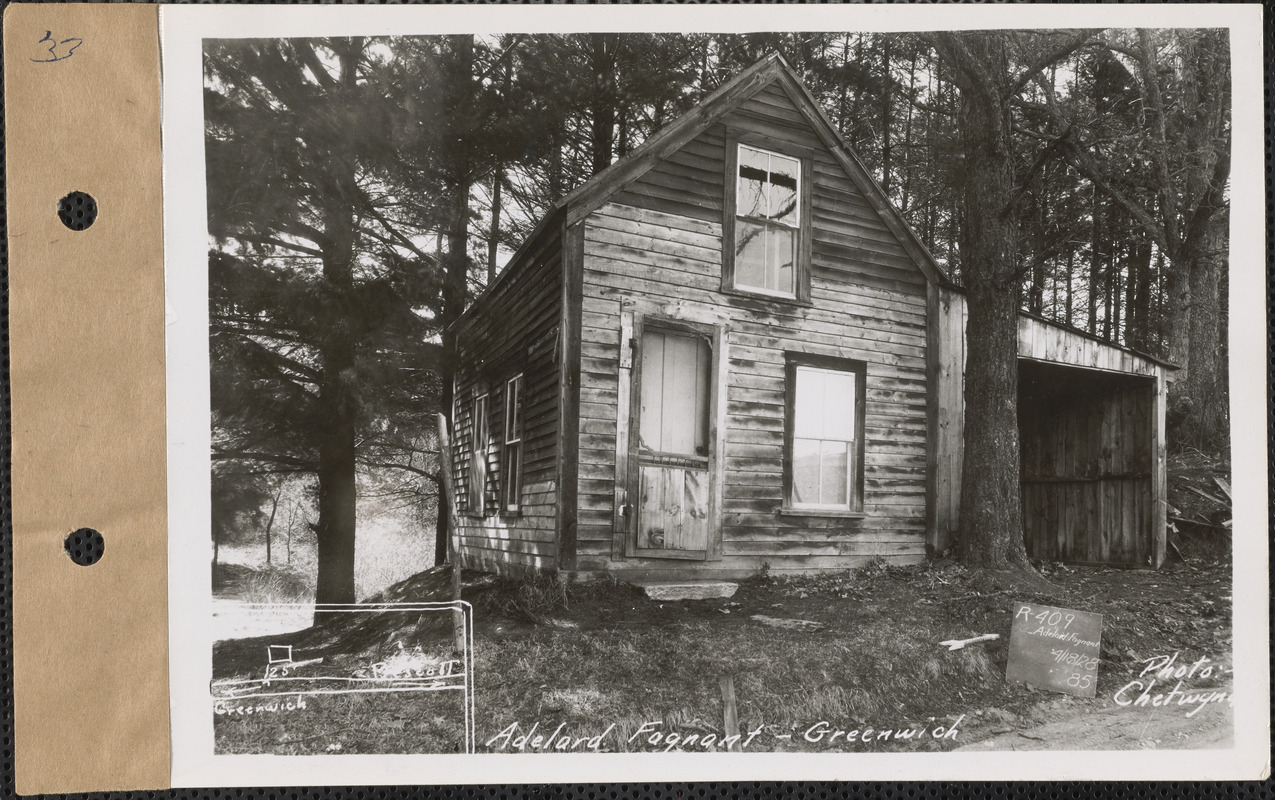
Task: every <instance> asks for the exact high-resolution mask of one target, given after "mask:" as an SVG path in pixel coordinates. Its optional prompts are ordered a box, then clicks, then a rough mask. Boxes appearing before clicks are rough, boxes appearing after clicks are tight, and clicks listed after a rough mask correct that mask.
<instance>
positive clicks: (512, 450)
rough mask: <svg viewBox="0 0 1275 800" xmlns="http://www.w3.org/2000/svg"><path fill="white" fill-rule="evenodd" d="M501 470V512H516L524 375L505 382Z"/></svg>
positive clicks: (520, 483)
mask: <svg viewBox="0 0 1275 800" xmlns="http://www.w3.org/2000/svg"><path fill="white" fill-rule="evenodd" d="M500 469H501V496H500V508H501V511H504V512H516V511H517V510H518V507H519V498H520V497H521V495H522V375H515V376H514V377H512V378H510V379H509V380H508V381H506V382H505V436H504V449H503V453H502V460H501V465H500Z"/></svg>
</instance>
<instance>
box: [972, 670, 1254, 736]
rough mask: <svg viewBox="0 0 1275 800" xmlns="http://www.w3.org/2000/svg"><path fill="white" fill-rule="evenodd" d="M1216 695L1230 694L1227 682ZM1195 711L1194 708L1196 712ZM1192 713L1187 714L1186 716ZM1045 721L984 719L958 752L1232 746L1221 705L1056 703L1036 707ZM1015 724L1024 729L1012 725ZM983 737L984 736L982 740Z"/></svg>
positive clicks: (1227, 712) (1228, 715)
mask: <svg viewBox="0 0 1275 800" xmlns="http://www.w3.org/2000/svg"><path fill="white" fill-rule="evenodd" d="M1215 691H1218V692H1226V693H1230V691H1231V686H1230V685H1229V684H1227V685H1224V686H1218V687H1216V689H1215ZM1197 708H1198V710H1196V709H1197ZM1193 710H1195V713H1193V714H1192V715H1191V716H1187V714H1188V712H1191V711H1193ZM1037 712H1038V715H1037V716H1038V718H1039V716H1040V715H1044V716H1047V717H1048V718H1049V720H1050V721H1048V722H1045V723H1043V724H1033V723H1031V722H1027V721H1025V720H1023V721H1021V722H1020V721H1018V720H1009V721H1005V720H996V719H992V720H988V721H987V722H988V724H985V725H980V726H979V727H978V728H976V729H974V730H971V731H970V732H969V733H970V735H971V736H972V737H975V738H978V739H979V741H976V742H973V743H971V744H967V745H965V746H964V747H961V748H958V749H959V750H1146V749H1158V750H1183V749H1193V750H1195V749H1226V748H1230V747H1233V746H1234V741H1235V730H1234V723H1233V720H1234V715H1233V713H1232V709H1231V707H1230V706H1229V705H1228V704H1227V703H1225V702H1221V703H1210V704H1208V705H1205V706H1203V707H1197V706H1194V705H1184V706H1178V705H1170V706H1162V707H1159V708H1156V707H1153V706H1151V705H1142V706H1135V705H1127V706H1120V705H1117V704H1116V703H1115V702H1113V701H1112V700H1111V698H1096V699H1094V700H1090V701H1075V700H1072V699H1069V700H1067V701H1063V700H1055V701H1049V702H1046V703H1042V704H1041V705H1040V706H1038V708H1037ZM1013 722H1019V724H1023V725H1024V726H1023V727H1018V726H1017V725H1013V724H1011V723H1013ZM984 737H985V738H984Z"/></svg>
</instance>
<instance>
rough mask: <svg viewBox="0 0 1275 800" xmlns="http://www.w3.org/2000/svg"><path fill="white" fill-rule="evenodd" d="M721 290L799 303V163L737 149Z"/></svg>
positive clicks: (803, 230) (802, 223) (803, 235)
mask: <svg viewBox="0 0 1275 800" xmlns="http://www.w3.org/2000/svg"><path fill="white" fill-rule="evenodd" d="M734 155H735V158H734V169H733V170H732V172H733V173H734V185H733V187H732V189H733V195H734V196H733V198H728V200H731V199H733V200H734V202H733V203H728V205H729V206H733V213H732V214H731V215H730V217H729V219H728V220H727V227H728V231H727V232H726V233H727V240H726V241H727V242H729V245H728V252H727V254H726V255H727V259H726V262H727V276H726V277H727V281H726V286H725V287H724V288H727V289H734V290H738V291H742V292H750V293H758V294H766V295H774V296H777V297H790V298H794V299H805V295H806V291H805V287H806V284H807V282H808V279H807V278H806V264H805V263H804V262H805V260H806V259H807V257H806V255H805V254H806V253H807V252H808V250H807V249H806V245H807V244H808V242H806V241H804V240H805V239H808V238H809V233H808V230H809V228H808V225H806V222H807V220H806V217H807V216H808V215H809V208H808V207H807V206H808V205H809V203H808V201H807V200H806V199H805V198H806V197H807V196H808V194H807V192H806V188H807V187H806V186H804V185H803V184H804V182H805V180H804V177H803V173H805V169H804V165H803V163H802V159H800V158H796V157H793V156H789V155H784V154H783V153H778V152H774V151H771V150H765V149H762V148H760V147H755V146H753V145H749V144H743V143H740V144H737V145H736V149H735V153H734Z"/></svg>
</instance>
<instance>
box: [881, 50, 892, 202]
mask: <svg viewBox="0 0 1275 800" xmlns="http://www.w3.org/2000/svg"><path fill="white" fill-rule="evenodd" d="M890 124H891V122H890V37H889V36H885V37H883V38H882V42H881V190H882V191H884V192H885V194H886V196H887V197H888V196H889V195H890Z"/></svg>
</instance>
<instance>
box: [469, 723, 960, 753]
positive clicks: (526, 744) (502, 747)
mask: <svg viewBox="0 0 1275 800" xmlns="http://www.w3.org/2000/svg"><path fill="white" fill-rule="evenodd" d="M964 719H965V715H964V714H961V715H960V716H959V717H957V718H956V719H955V720H953V721H952V722H951V723H950V724H939V725H935V724H934V722H935V719H934V718H930V720H929V721H928V722H927V723H925V724H907V725H904V726H902V727H892V728H871V727H859V728H842V727H839V726H837V725H835V724H833V723H831V722H828V721H826V720H820V721H818V722H815V723H813V724H810V725H806V726H804V727H803V726H801V725H797V726H794V728H793V732H790V733H778V732H775V730H774V729H772V728H769V727H768V726H765V725H758V726H757V727H755V728H752V729H750V730H747V731H742V732H740V733H737V734H731V735H725V734H718V733H713V732H710V733H684V732H679V731H672V730H667V729H665V727H664V723H663V722H660V721H658V720H650V721H645V722H643V723H641V724H640V725H639V726H638V727H637V729H636V730H634V731H633V732H632V733H631V734H621V733H619V732H617V731H616V726H615V724H614V723H612V724H611V725H608V726H607V727H606V728H605V729H603V730H601V731H599V732H596V733H584V734H579V733H574V732H571V731H568V730H566V728H567V724H566V723H565V722H564V723H561V724H559V725H558V726H557V727H556V728H554V729H553V731H552V732H550V733H546V732H545V731H547V730H548V728H547V727H546V728H545V729H543V730H542V729H541V727H540V722H539V721H537V722H534V723H532V725H531V726H530V727H526V726H524V725H523V724H522V723H519V722H511V723H510V724H509V725H507V726H506V727H505V728H504V729H502V730H501V731H500V733H498V734H496V735H495V736H493V737H491V738H490V739H488V740H487V741H485V742H484V743H483V744H484V746H485V747H487V748H488V749H490V750H494V751H497V752H501V751H503V752H571V751H577V752H579V751H584V750H591V751H593V752H602V751H603V748H604V747H610V746H611V745H615V744H620V743H621V742H623V745H624V746H625V748H626V749H630V750H632V749H637V750H646V751H658V752H665V753H667V752H671V751H673V750H682V751H686V750H702V751H711V750H720V751H726V750H731V749H738V750H747V749H749V748H750V747H752V748H754V749H760V748H764V747H767V746H773V745H774V744H776V742H775V740H784V741H792V740H793V739H794V738H798V739H801V740H803V741H805V742H809V743H811V744H823V745H825V746H839V745H840V746H845V747H851V746H862V745H867V744H869V743H875V742H888V741H911V742H917V741H921V740H925V739H927V738H928V739H936V740H948V741H954V740H955V739H956V737H957V735H958V734H959V733H960V729H959V728H958V726H959V725H960V724H961V722H962V721H963V720H964Z"/></svg>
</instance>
